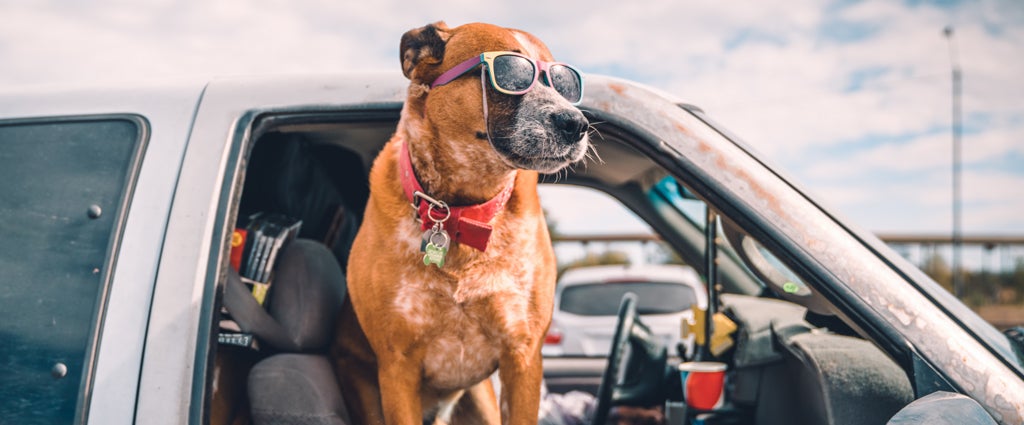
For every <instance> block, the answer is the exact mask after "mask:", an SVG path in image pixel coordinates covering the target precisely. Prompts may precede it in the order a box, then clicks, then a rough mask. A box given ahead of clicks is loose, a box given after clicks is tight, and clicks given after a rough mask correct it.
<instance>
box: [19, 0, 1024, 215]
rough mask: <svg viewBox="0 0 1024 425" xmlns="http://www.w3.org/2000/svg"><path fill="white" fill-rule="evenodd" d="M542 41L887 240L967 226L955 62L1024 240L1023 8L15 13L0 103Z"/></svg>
mask: <svg viewBox="0 0 1024 425" xmlns="http://www.w3.org/2000/svg"><path fill="white" fill-rule="evenodd" d="M436 20H445V21H447V22H448V23H449V24H450V25H458V24H462V23H466V22H473V21H485V22H491V23H495V24H500V25H505V26H512V27H517V28H521V29H525V30H528V31H530V32H532V33H534V34H536V35H538V36H539V37H540V38H541V39H543V40H545V41H546V42H547V43H548V45H549V47H550V48H551V49H552V51H553V52H554V54H555V56H556V57H557V58H559V59H560V60H562V61H565V62H570V63H573V64H575V65H577V66H578V67H580V68H581V69H583V70H584V71H586V72H590V73H602V74H609V75H614V76H619V77H625V78H629V79H633V80H637V81H640V82H643V83H646V84H649V85H652V86H655V87H659V88H661V89H664V90H666V91H669V92H672V93H674V94H676V95H678V96H679V97H680V98H682V99H685V100H687V101H689V102H691V103H694V104H696V105H699V106H701V107H702V108H704V109H705V110H706V111H707V112H708V113H709V114H711V115H712V116H713V117H715V118H716V119H717V121H719V122H720V123H722V124H724V125H725V126H727V127H729V128H731V129H732V130H733V132H734V133H736V134H738V135H740V136H741V137H743V138H744V139H745V140H746V141H747V142H748V143H749V144H751V145H753V146H754V147H755V148H756V149H758V150H759V151H761V152H762V153H763V154H765V155H766V156H767V157H768V158H769V160H770V162H773V163H775V164H778V165H780V166H782V167H783V168H784V169H786V170H787V172H788V174H790V175H792V176H795V177H796V178H797V179H798V180H800V181H801V182H802V184H803V186H805V187H807V188H809V189H810V190H811V191H812V192H813V193H815V194H816V195H817V196H818V197H819V198H822V199H824V201H825V203H826V204H828V205H830V206H832V207H835V208H838V209H839V210H840V211H841V213H842V214H843V215H845V216H847V217H850V218H852V219H853V220H855V221H857V222H860V223H861V224H862V225H863V226H864V227H865V228H867V229H868V230H872V231H878V232H904V233H943V234H945V233H948V232H949V229H950V226H951V222H952V221H951V199H952V196H951V189H950V188H951V185H952V172H951V168H952V167H951V158H952V154H951V151H952V148H951V136H950V119H951V118H950V115H951V112H950V109H951V106H950V105H951V94H950V85H951V76H950V74H951V72H950V65H951V50H950V40H948V39H947V38H946V37H944V36H943V31H942V30H943V28H944V27H946V26H947V25H952V26H953V28H955V32H954V36H953V43H954V46H955V48H954V52H955V56H956V57H957V60H958V61H959V63H960V64H961V67H962V69H963V75H964V80H963V81H964V86H963V87H964V97H963V111H964V115H963V116H964V137H963V146H964V151H963V152H964V153H963V169H964V174H963V194H964V216H963V220H964V231H965V233H967V234H1007V233H1009V234H1016V235H1020V234H1024V2H1021V1H1018V0H986V1H916V0H907V1H895V0H888V1H864V2H857V1H821V0H762V1H746V2H737V1H680V0H671V1H670V0H662V1H639V2H624V1H619V0H593V1H586V2H582V1H550V0H547V1H534V0H518V1H514V2H503V3H501V4H497V3H493V2H482V1H477V0H438V1H432V2H396V1H390V0H369V1H363V0H361V1H338V0H335V1H326V0H324V1H315V0H314V1H299V0H280V1H267V0H251V1H242V0H207V1H168V0H152V1H138V0H96V1H85V2H83V1H68V0H64V1H61V0H24V1H21V0H0V91H3V90H4V89H6V88H10V87H17V86H25V85H37V84H54V83H71V84H77V83H83V82H84V83H105V82H111V81H124V80H133V81H137V80H143V81H145V80H161V79H166V78H179V77H185V78H193V77H194V78H207V77H210V76H217V75H234V74H254V73H257V74H267V73H273V74H281V73H305V72H316V73H323V72H335V71H343V70H369V69H372V70H378V69H389V70H397V66H398V53H397V49H398V40H399V37H400V36H401V34H402V33H403V32H404V31H406V30H408V29H410V28H413V27H418V26H422V25H424V24H426V23H428V22H432V21H436Z"/></svg>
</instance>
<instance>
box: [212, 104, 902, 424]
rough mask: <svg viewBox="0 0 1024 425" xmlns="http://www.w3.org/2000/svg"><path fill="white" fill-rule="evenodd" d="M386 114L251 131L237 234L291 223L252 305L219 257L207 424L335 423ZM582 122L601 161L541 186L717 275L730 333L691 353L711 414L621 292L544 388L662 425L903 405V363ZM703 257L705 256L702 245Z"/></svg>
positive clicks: (638, 147)
mask: <svg viewBox="0 0 1024 425" xmlns="http://www.w3.org/2000/svg"><path fill="white" fill-rule="evenodd" d="M397 120H398V111H397V109H383V110H381V111H361V112H350V111H349V112H344V111H342V112H317V113H291V114H278V115H268V116H265V117H263V118H262V119H261V120H260V121H259V123H258V125H257V126H256V128H255V129H254V131H253V135H254V136H253V143H252V144H251V146H250V147H249V149H248V152H247V155H246V158H247V160H246V161H245V162H244V179H242V180H241V184H243V190H242V191H241V197H240V199H238V200H237V205H235V206H234V210H233V213H232V214H233V215H234V217H233V219H234V223H233V225H234V227H235V228H239V229H245V228H246V226H247V225H249V222H250V220H251V218H252V217H254V216H255V215H256V214H258V213H261V212H262V213H278V214H284V215H287V216H290V217H294V218H296V219H299V220H301V221H302V224H301V228H300V230H299V232H298V235H297V237H296V238H295V239H294V240H292V241H290V242H289V243H287V245H286V246H284V247H283V249H282V251H281V253H280V255H279V256H278V257H277V260H276V264H275V265H274V271H273V274H272V277H273V280H272V283H271V286H270V291H269V294H268V295H267V299H266V302H265V303H263V304H262V305H261V304H260V303H258V302H256V300H255V299H254V297H253V296H251V288H249V287H247V286H246V283H244V282H243V281H242V280H241V279H240V277H239V275H238V272H237V271H236V270H234V269H230V267H229V266H227V265H225V268H229V270H226V271H225V273H224V275H226V276H227V277H226V278H225V279H222V282H221V283H220V286H221V291H220V294H221V295H220V301H219V303H220V305H219V306H218V307H219V308H218V311H220V312H221V316H220V317H219V319H220V320H218V321H216V322H217V323H219V324H220V325H221V329H220V335H221V338H220V340H219V343H218V344H217V345H216V349H215V350H214V351H215V352H214V353H211V355H212V357H213V364H214V365H215V367H214V368H213V369H212V370H213V372H212V373H211V375H210V376H209V379H208V382H207V383H206V384H207V386H208V388H209V389H211V390H210V391H208V394H212V396H211V399H210V400H208V401H207V405H208V408H207V409H206V411H207V412H208V416H209V421H210V423H213V424H249V423H253V424H269V423H299V422H301V423H310V424H312V423H324V424H344V423H348V422H346V417H347V414H346V412H345V405H344V402H343V400H342V399H341V396H340V392H339V390H338V388H337V384H336V383H335V381H334V376H333V372H332V370H331V367H332V366H331V362H330V361H329V360H328V358H327V349H328V347H329V345H330V341H329V338H330V336H331V335H333V331H334V330H333V326H334V320H333V315H334V313H336V312H337V310H338V308H339V306H340V304H341V302H342V299H343V297H344V291H345V279H344V271H345V267H346V263H347V257H348V247H349V245H350V244H351V241H352V239H353V237H354V235H355V233H356V231H357V229H358V226H359V221H360V215H361V214H362V211H363V208H364V206H365V203H366V200H367V196H368V182H367V173H368V171H369V168H370V165H371V164H372V161H373V159H374V157H375V156H376V155H377V153H378V152H379V151H380V149H381V148H382V146H383V145H384V143H385V142H387V140H388V139H389V138H390V136H391V133H392V132H393V131H394V128H395V125H396V123H397ZM594 127H595V128H594V130H595V131H593V132H592V134H593V136H592V142H593V144H594V149H595V150H596V153H597V155H596V157H599V158H600V159H601V160H588V162H587V164H585V165H581V166H576V167H574V168H573V169H572V170H570V171H568V172H561V173H559V174H558V175H557V176H546V177H544V178H542V181H544V182H545V184H562V185H579V186H585V187H589V188H592V189H595V190H599V191H602V192H605V193H607V194H609V195H611V196H612V197H613V198H615V199H617V200H618V201H620V202H621V203H622V204H623V205H625V206H626V207H628V208H630V209H631V210H632V211H633V212H634V213H635V214H636V215H637V216H638V217H640V218H641V219H643V220H644V221H645V222H646V223H647V224H649V225H650V227H651V229H653V230H654V231H655V232H656V233H657V234H658V236H659V237H660V238H661V239H662V240H663V241H664V242H665V243H666V244H667V245H668V246H670V247H671V248H672V249H673V250H674V251H675V252H676V253H677V254H678V255H679V257H680V258H681V259H682V260H683V261H684V262H685V263H686V264H689V265H691V266H693V267H694V268H695V269H696V270H697V271H698V272H699V273H700V274H701V276H702V277H703V278H704V279H705V281H711V282H714V283H715V284H714V285H709V286H710V287H711V288H712V291H714V292H715V293H714V294H713V295H714V296H713V297H709V299H710V300H712V301H713V305H712V306H711V307H710V308H709V310H711V313H718V314H719V315H721V316H723V317H725V318H726V319H728V321H729V322H731V323H733V324H735V328H736V329H735V331H734V332H732V333H731V334H729V335H727V338H728V340H729V343H728V344H727V347H726V348H724V349H721V350H716V351H714V352H712V351H711V350H708V349H705V350H703V351H702V352H700V353H699V354H698V356H699V357H700V358H697V359H696V360H714V361H719V362H724V363H726V364H727V365H728V368H727V372H726V384H725V403H724V404H723V405H722V406H719V407H716V408H715V409H713V410H708V411H696V410H693V409H690V410H689V411H686V410H687V409H682V410H680V409H678V407H679V406H681V403H682V397H683V395H682V390H681V379H680V375H679V373H678V369H677V365H678V364H679V363H681V362H684V361H690V360H695V359H682V358H678V357H673V356H668V355H667V354H666V347H664V346H661V345H660V344H659V343H658V341H654V340H652V339H651V338H650V335H649V332H645V331H644V329H645V327H644V325H643V323H641V321H640V319H638V318H637V317H636V313H635V308H633V309H632V310H631V308H630V301H629V300H628V297H627V299H625V300H624V301H623V303H622V308H621V309H620V316H619V324H618V328H617V331H616V339H615V343H614V344H613V346H612V352H611V353H610V354H609V358H607V359H606V358H598V359H594V358H545V380H546V383H547V385H548V389H549V391H550V392H551V393H555V394H558V393H567V392H570V391H582V392H586V393H589V394H592V395H593V396H594V399H595V403H596V405H595V406H596V407H595V413H594V417H592V418H589V419H591V420H593V422H592V423H604V421H605V419H607V418H608V417H609V415H614V411H613V409H612V408H613V407H615V406H624V405H630V406H645V407H650V406H655V407H657V408H658V409H662V410H663V411H664V413H665V415H666V416H668V423H690V422H689V420H692V419H694V418H697V417H698V416H700V417H701V418H702V419H701V420H704V421H705V422H703V423H708V424H710V423H736V424H848V423H885V422H886V421H887V420H888V419H889V418H890V417H892V416H893V415H894V414H895V413H896V412H897V411H899V410H900V409H901V408H903V407H904V406H906V405H907V404H908V403H910V402H911V401H913V400H914V399H915V398H916V397H915V395H916V394H915V387H914V385H912V380H911V379H910V377H909V374H908V372H907V371H906V368H905V367H902V366H901V365H900V364H899V363H898V362H896V361H894V359H893V358H891V357H890V355H888V354H886V352H884V351H883V350H881V349H880V348H879V347H877V346H876V345H875V344H874V343H872V342H871V341H870V340H868V339H865V338H863V336H862V334H861V333H860V332H857V331H855V330H854V329H853V328H851V327H850V326H849V325H847V324H846V323H844V322H843V321H841V320H839V319H837V318H836V317H835V316H834V315H833V314H832V311H831V309H830V307H829V305H828V304H827V302H825V301H824V300H823V299H821V298H819V297H817V296H816V294H815V293H814V291H813V289H812V287H813V285H809V284H807V283H805V282H803V281H802V280H801V278H800V277H799V275H798V274H797V273H794V272H793V271H791V270H789V269H788V268H787V266H786V265H785V259H784V256H778V257H776V256H775V255H773V253H771V252H770V251H769V250H767V249H765V248H764V247H763V246H762V245H761V244H760V243H759V242H758V241H756V240H754V239H753V238H751V237H750V236H748V235H747V233H746V232H745V231H744V230H743V229H742V228H741V226H740V225H738V224H736V222H734V221H732V220H730V218H729V217H719V216H717V215H716V214H715V213H714V211H713V208H712V209H710V210H709V209H708V208H707V207H706V205H705V204H704V202H703V201H701V199H709V198H711V199H713V195H711V194H707V193H704V194H694V193H693V192H691V191H690V189H689V187H691V185H689V184H687V182H684V181H678V180H677V179H676V178H675V177H674V176H673V175H672V174H671V173H670V172H669V171H667V168H666V167H665V166H664V164H662V163H660V162H659V161H663V159H657V158H655V156H652V155H650V153H651V152H652V148H651V147H650V144H651V143H656V141H654V142H652V141H647V140H644V139H643V138H642V137H641V136H638V135H634V134H630V133H629V132H628V131H627V130H624V129H620V128H616V127H614V126H612V125H610V124H600V123H598V124H594ZM652 158H655V159H652ZM709 195H710V196H709ZM693 211H697V213H696V214H694V213H692V212H693ZM230 222H231V220H229V223H230ZM708 223H711V224H710V225H708ZM718 223H720V224H718ZM708 240H710V241H715V242H717V243H710V244H709V243H707V241H708ZM226 245H227V244H226ZM224 249H225V251H224V255H225V256H227V255H228V254H227V250H228V248H227V247H225V248H224ZM716 251H717V254H718V255H717V257H715V258H714V259H712V260H711V261H709V258H708V256H707V255H706V253H708V252H711V253H714V252H716ZM232 323H233V325H232ZM229 325H231V326H229ZM232 326H234V327H232ZM225 335H234V336H249V337H250V338H249V339H245V338H242V339H241V340H239V339H238V338H230V337H228V338H225V337H224V336H225ZM708 335H710V334H708ZM709 339H710V338H709Z"/></svg>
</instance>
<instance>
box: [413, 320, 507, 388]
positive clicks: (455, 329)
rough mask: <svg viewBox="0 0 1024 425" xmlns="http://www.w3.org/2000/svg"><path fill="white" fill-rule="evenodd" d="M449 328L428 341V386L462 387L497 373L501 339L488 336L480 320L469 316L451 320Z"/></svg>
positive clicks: (425, 366)
mask: <svg viewBox="0 0 1024 425" xmlns="http://www.w3.org/2000/svg"><path fill="white" fill-rule="evenodd" d="M448 320H451V318H450V317H449V318H448ZM447 328H448V331H447V332H441V333H439V334H437V337H436V338H434V339H433V340H431V341H425V347H426V355H425V356H424V357H423V380H424V384H425V385H426V386H428V387H431V388H435V389H439V390H458V389H463V388H467V387H469V386H471V385H473V384H475V383H477V382H480V381H482V380H484V379H486V378H487V377H488V376H490V375H491V374H492V373H494V370H495V369H496V368H497V366H498V358H499V355H500V351H501V349H500V345H501V344H500V343H498V341H493V340H492V339H491V338H488V336H487V334H486V333H485V332H484V331H483V329H482V328H481V327H480V324H479V323H472V322H471V321H469V320H451V322H450V323H449V324H448V326H447Z"/></svg>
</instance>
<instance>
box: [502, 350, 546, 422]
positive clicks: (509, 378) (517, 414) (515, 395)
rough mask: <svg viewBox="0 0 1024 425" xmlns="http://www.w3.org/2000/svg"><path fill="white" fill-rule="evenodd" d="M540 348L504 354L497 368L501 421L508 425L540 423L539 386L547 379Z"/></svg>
mask: <svg viewBox="0 0 1024 425" xmlns="http://www.w3.org/2000/svg"><path fill="white" fill-rule="evenodd" d="M541 361H542V358H541V353H540V348H539V346H538V347H536V348H532V349H529V350H523V351H520V350H511V351H509V352H506V353H505V354H503V355H502V357H501V360H500V362H501V363H500V364H499V366H498V376H499V377H500V378H501V419H502V421H501V422H502V423H503V424H506V425H526V424H531V425H533V424H536V423H537V410H538V409H539V408H540V386H541V380H542V379H543V378H544V370H543V369H542V365H541Z"/></svg>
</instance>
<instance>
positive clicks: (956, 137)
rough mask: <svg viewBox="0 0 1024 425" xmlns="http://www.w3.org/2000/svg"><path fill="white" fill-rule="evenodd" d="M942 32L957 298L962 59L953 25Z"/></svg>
mask: <svg viewBox="0 0 1024 425" xmlns="http://www.w3.org/2000/svg"><path fill="white" fill-rule="evenodd" d="M942 34H943V35H945V36H946V40H947V41H949V43H948V44H949V63H950V67H951V68H952V70H953V111H952V112H953V120H952V129H951V130H952V132H953V276H952V278H953V293H954V294H955V295H956V296H957V298H962V297H963V290H964V288H963V280H962V274H961V273H960V271H961V270H960V268H961V262H960V260H961V254H960V251H961V247H962V245H963V233H962V229H961V221H960V215H961V209H962V208H961V205H960V198H961V184H960V151H961V147H960V144H961V142H960V135H961V132H962V123H961V118H960V115H961V111H960V91H961V81H960V80H961V78H962V74H961V72H960V60H959V58H958V57H957V54H956V44H955V43H954V40H953V26H952V25H948V26H946V28H944V29H943V30H942Z"/></svg>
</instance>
